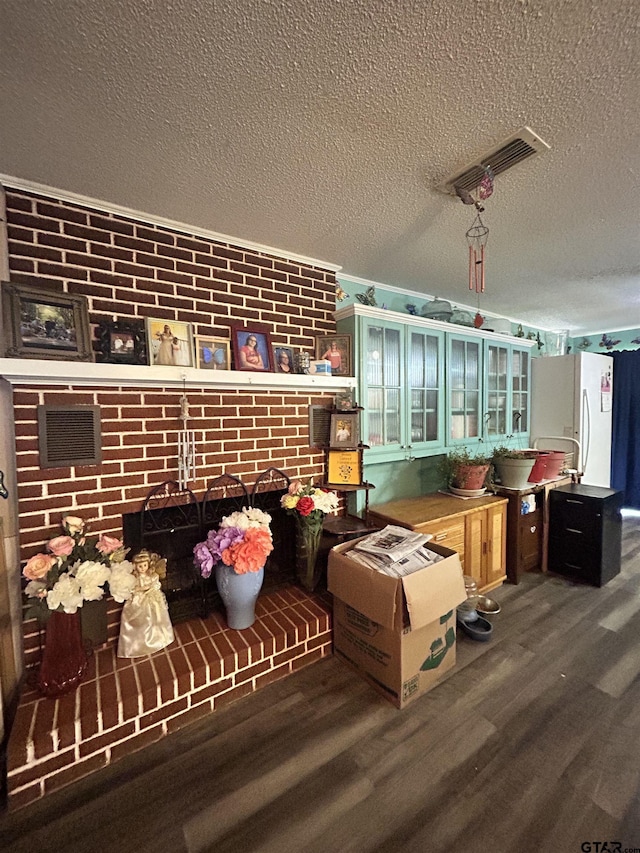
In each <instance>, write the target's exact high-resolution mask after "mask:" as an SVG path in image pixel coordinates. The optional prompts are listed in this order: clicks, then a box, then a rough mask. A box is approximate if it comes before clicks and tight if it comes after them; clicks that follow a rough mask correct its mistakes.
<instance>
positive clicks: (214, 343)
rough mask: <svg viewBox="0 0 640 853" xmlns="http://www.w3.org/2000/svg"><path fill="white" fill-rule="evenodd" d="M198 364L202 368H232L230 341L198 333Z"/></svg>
mask: <svg viewBox="0 0 640 853" xmlns="http://www.w3.org/2000/svg"><path fill="white" fill-rule="evenodd" d="M195 341H196V366H197V367H199V368H201V369H202V370H230V368H231V351H230V348H229V341H226V340H223V339H222V338H213V337H212V338H208V337H205V336H204V335H202V336H198V335H196V338H195Z"/></svg>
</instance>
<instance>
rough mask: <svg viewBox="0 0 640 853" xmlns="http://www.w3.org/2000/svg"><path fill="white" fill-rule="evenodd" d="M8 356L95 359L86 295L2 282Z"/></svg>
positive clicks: (6, 353)
mask: <svg viewBox="0 0 640 853" xmlns="http://www.w3.org/2000/svg"><path fill="white" fill-rule="evenodd" d="M2 311H3V316H4V324H5V335H6V341H7V345H6V348H5V352H4V355H6V356H7V357H8V358H49V359H56V360H65V361H93V351H92V349H91V335H90V332H89V314H88V310H87V301H86V299H85V298H84V296H73V295H71V294H69V293H58V292H56V291H54V290H47V289H45V288H42V289H40V288H37V287H31V285H27V284H13V283H12V282H8V281H3V282H2Z"/></svg>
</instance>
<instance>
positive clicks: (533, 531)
mask: <svg viewBox="0 0 640 853" xmlns="http://www.w3.org/2000/svg"><path fill="white" fill-rule="evenodd" d="M531 532H532V533H535V532H536V526H535V524H533V525H531Z"/></svg>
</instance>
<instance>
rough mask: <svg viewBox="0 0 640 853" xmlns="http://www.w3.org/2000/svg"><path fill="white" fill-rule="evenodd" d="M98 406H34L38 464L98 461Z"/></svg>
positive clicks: (53, 466) (75, 463) (77, 463)
mask: <svg viewBox="0 0 640 853" xmlns="http://www.w3.org/2000/svg"><path fill="white" fill-rule="evenodd" d="M100 436H101V430H100V407H99V406H38V442H39V447H40V467H41V468H59V467H66V466H68V465H98V464H99V463H100V462H101V461H102V448H101V441H100Z"/></svg>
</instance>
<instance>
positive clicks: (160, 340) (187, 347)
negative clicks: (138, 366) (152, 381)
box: [146, 317, 194, 367]
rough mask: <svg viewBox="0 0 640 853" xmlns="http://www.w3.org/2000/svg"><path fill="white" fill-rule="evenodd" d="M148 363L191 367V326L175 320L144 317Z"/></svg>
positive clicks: (192, 357)
mask: <svg viewBox="0 0 640 853" xmlns="http://www.w3.org/2000/svg"><path fill="white" fill-rule="evenodd" d="M146 327H147V349H148V351H149V363H150V364H151V365H153V366H154V367H160V366H165V367H166V366H171V365H173V366H175V367H193V361H194V354H193V327H192V325H191V323H180V322H178V321H177V320H157V319H155V318H152V317H147V319H146Z"/></svg>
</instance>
